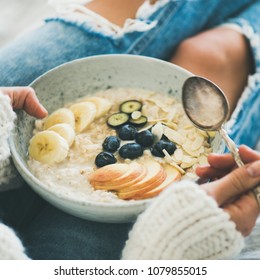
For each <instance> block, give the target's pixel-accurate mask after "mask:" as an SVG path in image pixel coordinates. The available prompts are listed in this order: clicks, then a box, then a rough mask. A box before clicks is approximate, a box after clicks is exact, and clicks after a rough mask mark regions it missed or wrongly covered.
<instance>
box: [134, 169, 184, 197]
mask: <svg viewBox="0 0 260 280" xmlns="http://www.w3.org/2000/svg"><path fill="white" fill-rule="evenodd" d="M164 170H165V171H166V174H167V177H166V179H165V181H164V182H162V183H161V184H160V185H159V186H158V187H156V188H155V189H153V190H151V191H148V192H146V193H143V194H141V195H138V196H136V197H134V199H146V198H152V197H155V196H157V195H158V194H159V193H160V192H162V191H163V190H164V189H165V188H166V187H168V186H169V185H170V184H171V183H172V182H174V181H179V180H180V178H181V173H180V172H179V171H178V170H177V169H176V168H174V167H173V166H171V165H166V166H165V167H164Z"/></svg>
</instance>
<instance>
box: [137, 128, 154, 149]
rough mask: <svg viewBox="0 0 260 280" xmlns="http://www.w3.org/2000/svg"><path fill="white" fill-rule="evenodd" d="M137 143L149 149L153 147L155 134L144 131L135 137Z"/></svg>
mask: <svg viewBox="0 0 260 280" xmlns="http://www.w3.org/2000/svg"><path fill="white" fill-rule="evenodd" d="M135 141H136V143H138V144H140V145H141V146H142V147H144V148H147V147H150V146H152V145H153V134H152V132H151V131H149V130H144V131H141V132H139V133H137V134H136V135H135Z"/></svg>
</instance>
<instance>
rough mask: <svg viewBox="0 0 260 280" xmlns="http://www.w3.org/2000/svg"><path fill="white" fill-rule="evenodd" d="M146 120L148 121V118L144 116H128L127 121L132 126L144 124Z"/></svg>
mask: <svg viewBox="0 0 260 280" xmlns="http://www.w3.org/2000/svg"><path fill="white" fill-rule="evenodd" d="M147 121H148V119H147V117H146V116H141V117H140V118H138V119H132V118H130V120H129V123H131V124H132V125H134V126H137V127H141V126H144V125H145V124H147Z"/></svg>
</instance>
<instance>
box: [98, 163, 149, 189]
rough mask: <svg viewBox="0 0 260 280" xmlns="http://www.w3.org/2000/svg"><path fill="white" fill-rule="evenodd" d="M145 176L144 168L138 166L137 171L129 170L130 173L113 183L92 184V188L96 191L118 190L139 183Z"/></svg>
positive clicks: (145, 170)
mask: <svg viewBox="0 0 260 280" xmlns="http://www.w3.org/2000/svg"><path fill="white" fill-rule="evenodd" d="M146 174H147V169H146V167H145V166H143V165H140V166H139V168H138V170H131V172H130V173H126V174H125V175H123V176H121V177H119V178H118V179H117V180H115V181H109V182H107V184H100V182H99V183H97V184H95V183H94V185H93V187H94V188H95V189H97V190H107V191H108V190H110V191H111V190H119V189H121V188H124V187H128V186H131V185H132V184H135V183H137V182H139V181H141V180H142V179H143V178H144V177H145V176H146ZM114 182H115V183H114Z"/></svg>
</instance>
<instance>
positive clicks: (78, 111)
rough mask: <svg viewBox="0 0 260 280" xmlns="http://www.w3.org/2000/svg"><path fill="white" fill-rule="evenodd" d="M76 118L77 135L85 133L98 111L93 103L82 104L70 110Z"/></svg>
mask: <svg viewBox="0 0 260 280" xmlns="http://www.w3.org/2000/svg"><path fill="white" fill-rule="evenodd" d="M69 109H70V110H71V111H72V112H73V114H74V117H75V129H76V132H77V133H80V132H82V131H84V130H85V129H86V128H87V127H88V126H89V125H90V124H91V123H92V121H93V120H94V119H95V116H96V113H97V109H96V106H95V104H94V103H92V102H80V103H76V104H73V105H72V106H71V107H70V108H69Z"/></svg>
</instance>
